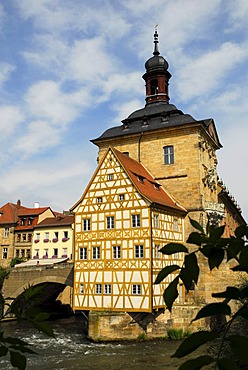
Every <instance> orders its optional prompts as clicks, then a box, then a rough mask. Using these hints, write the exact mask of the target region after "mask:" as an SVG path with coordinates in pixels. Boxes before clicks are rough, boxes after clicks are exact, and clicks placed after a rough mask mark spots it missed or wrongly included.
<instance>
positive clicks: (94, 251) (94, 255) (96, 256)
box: [92, 246, 101, 260]
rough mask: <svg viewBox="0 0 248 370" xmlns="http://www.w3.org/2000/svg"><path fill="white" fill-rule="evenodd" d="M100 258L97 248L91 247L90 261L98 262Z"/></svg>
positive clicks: (98, 248)
mask: <svg viewBox="0 0 248 370" xmlns="http://www.w3.org/2000/svg"><path fill="white" fill-rule="evenodd" d="M100 256H101V250H100V247H99V246H94V247H92V259H93V260H99V259H100Z"/></svg>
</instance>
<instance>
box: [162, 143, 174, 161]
mask: <svg viewBox="0 0 248 370" xmlns="http://www.w3.org/2000/svg"><path fill="white" fill-rule="evenodd" d="M173 163H174V147H173V146H172V145H168V146H164V164H173Z"/></svg>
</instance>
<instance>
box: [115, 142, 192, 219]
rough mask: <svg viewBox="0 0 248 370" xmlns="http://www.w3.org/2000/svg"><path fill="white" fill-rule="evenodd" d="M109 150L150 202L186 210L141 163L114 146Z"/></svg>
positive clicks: (184, 211) (141, 193)
mask: <svg viewBox="0 0 248 370" xmlns="http://www.w3.org/2000/svg"><path fill="white" fill-rule="evenodd" d="M110 150H112V151H113V153H114V154H115V156H116V158H117V159H118V161H119V162H120V164H121V165H122V167H123V168H124V170H125V172H126V173H127V175H128V176H129V178H130V180H131V181H132V183H133V184H134V186H135V187H136V189H137V190H138V192H139V193H140V195H142V196H143V197H145V198H146V199H147V200H148V201H149V202H150V203H155V204H157V205H162V206H164V207H167V208H171V209H174V210H177V211H180V212H183V213H186V212H187V210H186V209H185V208H184V207H182V206H180V205H179V204H178V203H177V202H176V201H175V200H174V199H173V198H172V197H171V196H170V195H169V194H168V193H167V192H166V190H165V189H164V188H163V187H162V186H161V185H160V184H159V182H158V181H156V180H155V178H154V177H153V176H152V174H151V173H150V172H149V171H148V169H147V168H146V167H145V166H144V165H143V164H142V163H139V162H137V161H136V160H135V159H132V158H130V157H128V156H127V155H125V154H123V153H121V152H119V151H118V150H117V149H115V148H113V149H112V148H110Z"/></svg>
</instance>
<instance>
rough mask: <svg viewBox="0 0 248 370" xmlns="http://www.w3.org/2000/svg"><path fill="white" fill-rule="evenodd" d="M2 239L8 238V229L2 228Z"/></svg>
mask: <svg viewBox="0 0 248 370" xmlns="http://www.w3.org/2000/svg"><path fill="white" fill-rule="evenodd" d="M3 237H4V238H8V237H9V227H5V228H4V236H3Z"/></svg>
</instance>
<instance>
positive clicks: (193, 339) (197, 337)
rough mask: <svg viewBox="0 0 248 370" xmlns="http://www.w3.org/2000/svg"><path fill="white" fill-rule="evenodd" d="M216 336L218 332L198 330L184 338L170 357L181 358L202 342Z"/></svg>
mask: <svg viewBox="0 0 248 370" xmlns="http://www.w3.org/2000/svg"><path fill="white" fill-rule="evenodd" d="M216 338H218V333H216V332H214V331H198V332H197V333H193V334H191V335H190V336H189V337H188V338H186V339H184V341H183V342H182V343H181V345H180V346H179V348H178V349H177V350H176V352H175V353H174V354H173V355H172V356H171V357H177V358H181V357H184V356H187V355H188V354H189V353H191V352H193V351H195V350H196V349H197V348H199V347H200V346H202V345H203V344H205V343H207V342H209V341H212V340H214V339H216Z"/></svg>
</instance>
